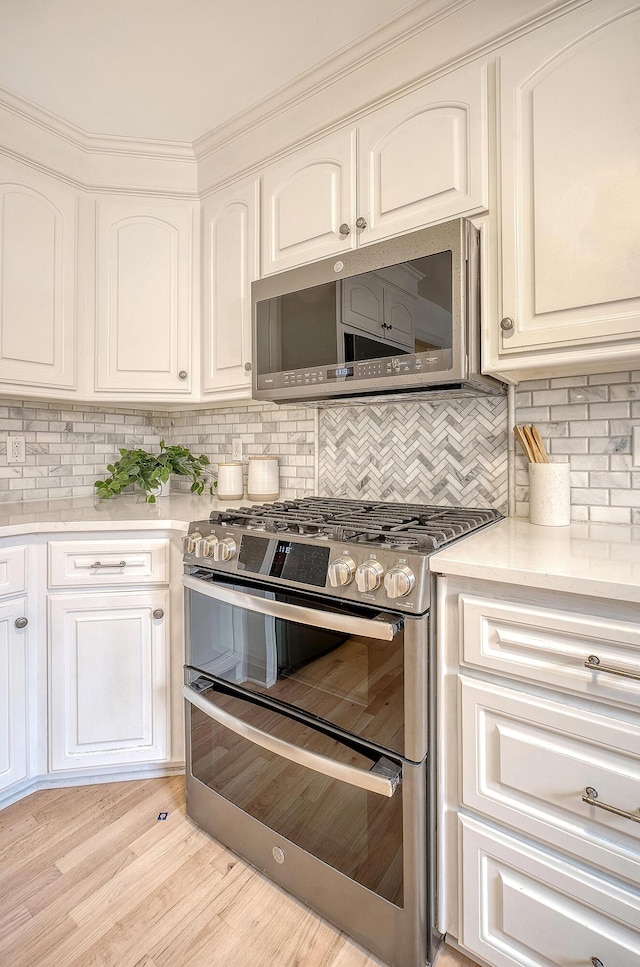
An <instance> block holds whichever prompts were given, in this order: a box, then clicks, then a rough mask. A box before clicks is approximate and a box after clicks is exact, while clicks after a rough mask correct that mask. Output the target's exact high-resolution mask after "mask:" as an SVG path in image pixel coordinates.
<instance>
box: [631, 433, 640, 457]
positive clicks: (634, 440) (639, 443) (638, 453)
mask: <svg viewBox="0 0 640 967" xmlns="http://www.w3.org/2000/svg"><path fill="white" fill-rule="evenodd" d="M631 464H632V466H634V467H640V423H639V424H638V425H637V426H632V427H631Z"/></svg>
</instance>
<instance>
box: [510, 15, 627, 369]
mask: <svg viewBox="0 0 640 967" xmlns="http://www.w3.org/2000/svg"><path fill="white" fill-rule="evenodd" d="M625 7H628V4H627V3H626V2H622V0H603V2H600V3H597V4H596V3H589V4H586V5H585V7H584V8H580V10H579V11H577V12H575V13H572V14H569V15H567V16H566V17H562V18H559V19H558V20H556V21H553V22H552V23H551V24H549V25H547V26H545V27H543V28H541V29H539V30H536V31H534V32H533V33H531V34H529V35H528V36H527V37H526V38H525V39H523V40H521V41H519V42H518V43H515V44H512V45H510V46H509V48H508V49H507V51H506V52H505V54H504V55H503V56H502V57H500V60H499V89H500V90H499V113H500V124H499V132H500V142H499V143H500V165H501V178H500V181H501V193H502V197H501V202H502V207H501V269H502V288H501V307H500V310H499V317H498V318H499V319H502V323H501V329H500V330H498V326H497V320H496V322H495V332H493V333H492V334H491V340H492V342H493V344H494V347H495V350H494V356H496V355H497V359H496V358H494V360H492V370H493V369H495V370H499V369H500V367H502V369H503V370H509V368H510V367H511V368H512V369H513V370H517V369H518V368H523V369H526V368H527V367H529V368H530V367H532V366H535V364H536V357H535V356H532V355H531V352H532V351H535V350H538V349H544V350H560V351H561V350H565V349H568V348H569V347H577V346H582V347H584V348H583V349H582V350H578V351H577V352H576V351H575V350H574V349H571V350H570V352H569V353H567V354H565V355H566V357H567V359H566V361H565V364H564V366H563V369H564V371H569V369H568V368H567V367H571V368H572V369H573V370H574V371H575V372H584V371H589V370H586V369H585V362H587V361H588V360H589V359H591V361H592V363H593V364H594V365H597V364H598V362H600V369H602V363H605V365H609V364H610V365H613V366H614V368H615V362H616V354H618V356H619V362H621V363H626V365H625V368H628V365H629V363H630V356H629V351H628V348H627V349H625V348H620V341H621V340H625V339H626V340H628V339H629V337H632V338H634V339H635V340H636V341H637V335H638V333H639V332H640V164H639V161H638V159H639V158H640V127H639V126H638V124H637V115H638V103H637V102H638V91H640V10H638V9H637V8H636V9H635V10H632V11H625V9H624V8H625ZM616 342H618V349H616V346H615V343H616ZM627 347H628V343H627ZM522 351H526V352H527V353H528V356H524V357H522V359H521V360H520V361H518V359H517V358H516V360H513V361H512V360H511V359H510V358H509V357H510V356H512V355H513V354H518V353H522ZM637 352H638V350H637V347H636V353H637ZM636 358H637V357H636ZM556 362H559V363H561V364H562V362H563V359H562V353H560V355H559V356H558V358H557V360H556ZM590 368H591V369H592V368H593V366H591V367H590ZM618 368H619V367H618ZM604 371H605V372H606V371H608V370H606V369H605V370H604Z"/></svg>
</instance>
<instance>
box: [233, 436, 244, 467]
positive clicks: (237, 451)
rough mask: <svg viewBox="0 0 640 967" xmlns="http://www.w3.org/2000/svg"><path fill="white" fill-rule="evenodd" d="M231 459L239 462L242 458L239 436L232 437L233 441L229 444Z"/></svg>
mask: <svg viewBox="0 0 640 967" xmlns="http://www.w3.org/2000/svg"><path fill="white" fill-rule="evenodd" d="M231 459H232V460H233V461H235V462H236V463H240V461H241V460H242V439H241V438H240V437H239V436H237V437H234V438H233V443H232V444H231Z"/></svg>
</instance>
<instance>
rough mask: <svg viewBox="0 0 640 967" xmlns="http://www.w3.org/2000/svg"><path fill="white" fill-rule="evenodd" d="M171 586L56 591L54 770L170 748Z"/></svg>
mask: <svg viewBox="0 0 640 967" xmlns="http://www.w3.org/2000/svg"><path fill="white" fill-rule="evenodd" d="M168 608H169V591H168V590H151V591H143V592H128V591H118V592H116V593H113V592H109V593H103V594H92V595H88V594H77V593H76V594H64V595H50V597H49V629H50V639H49V665H50V717H49V729H50V732H49V746H50V767H51V770H52V771H56V770H70V769H93V768H99V767H104V766H112V765H126V764H130V763H140V762H154V761H159V760H164V759H166V758H167V757H168V755H169V735H170V716H169V714H168V709H169V704H170V703H169V640H168V634H167V632H166V629H167V628H168V618H169V615H168Z"/></svg>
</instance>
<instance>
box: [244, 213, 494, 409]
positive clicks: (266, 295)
mask: <svg viewBox="0 0 640 967" xmlns="http://www.w3.org/2000/svg"><path fill="white" fill-rule="evenodd" d="M479 295H480V292H479V233H478V231H477V229H476V228H475V227H474V226H473V225H472V224H471V223H470V222H469V221H467V220H466V219H463V218H458V219H456V220H455V221H450V222H446V223H444V224H442V225H436V226H434V227H433V228H427V229H423V230H422V231H419V232H413V233H411V234H409V235H402V236H400V237H398V238H394V239H390V240H389V241H386V242H379V243H377V244H375V245H369V246H365V247H363V248H361V249H358V250H356V251H353V252H345V253H344V254H341V255H340V256H337V257H335V258H330V259H324V260H323V261H321V262H314V263H312V264H310V265H305V266H302V267H300V268H297V269H291V270H290V271H287V272H281V273H279V274H278V275H272V276H269V277H267V278H264V279H260V280H259V281H258V282H254V284H253V286H252V302H253V307H252V308H253V396H254V398H255V399H259V400H270V401H272V402H276V403H287V402H296V401H312V400H327V399H331V398H340V397H355V396H364V395H369V394H380V393H398V392H400V391H402V392H406V391H425V390H451V389H455V390H461V389H465V390H471V391H476V392H478V391H479V392H494V393H495V392H500V390H501V389H502V388H503V387H502V385H501V384H500V383H498V382H497V381H496V380H493V379H491V377H487V376H483V375H481V373H480V328H479Z"/></svg>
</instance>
